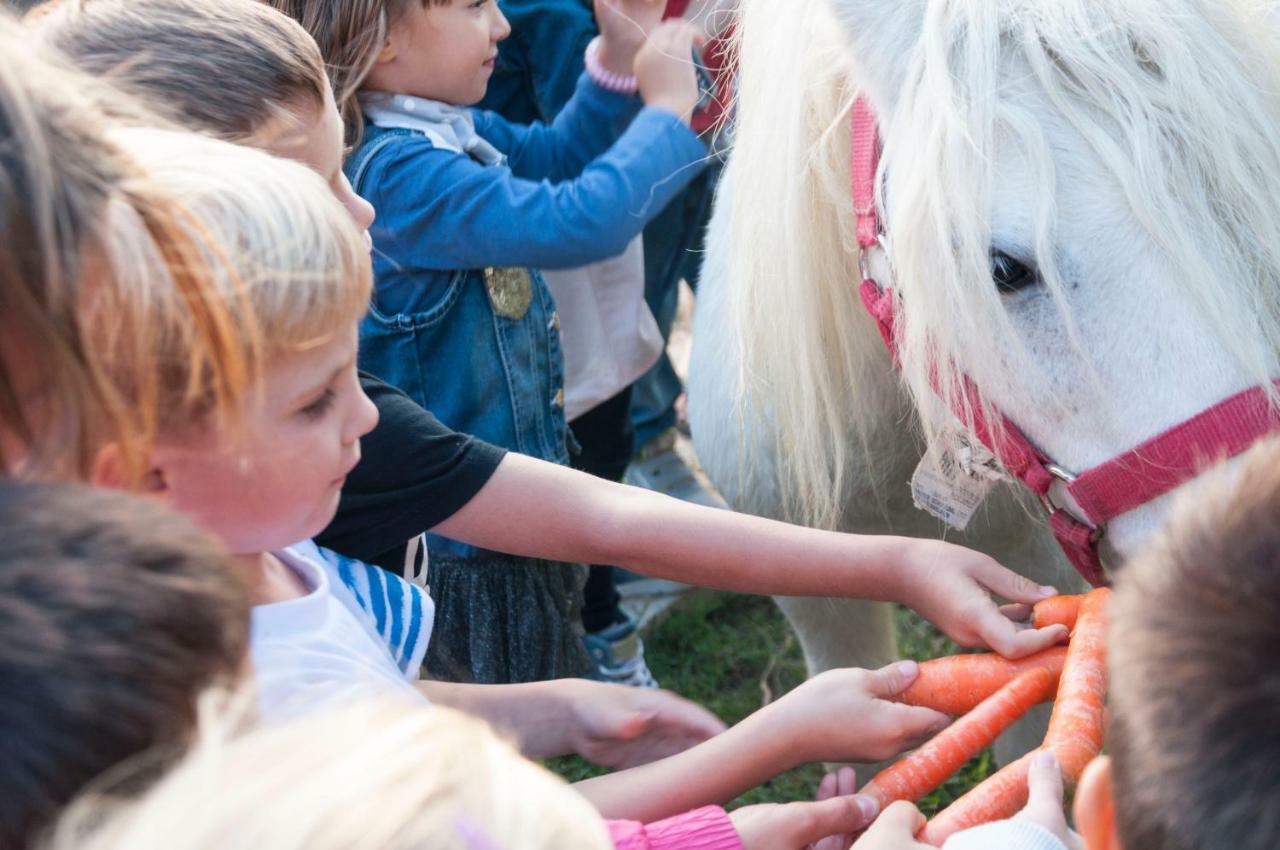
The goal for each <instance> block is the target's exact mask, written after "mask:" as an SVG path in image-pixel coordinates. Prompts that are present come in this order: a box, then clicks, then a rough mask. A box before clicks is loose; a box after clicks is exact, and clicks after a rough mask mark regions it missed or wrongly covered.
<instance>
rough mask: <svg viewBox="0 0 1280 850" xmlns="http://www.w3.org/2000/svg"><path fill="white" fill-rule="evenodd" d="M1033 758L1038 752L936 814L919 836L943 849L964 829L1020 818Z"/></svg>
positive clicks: (989, 778) (996, 773)
mask: <svg viewBox="0 0 1280 850" xmlns="http://www.w3.org/2000/svg"><path fill="white" fill-rule="evenodd" d="M1033 755H1035V751H1034V750H1033V751H1032V752H1029V753H1027V754H1026V755H1025V756H1023V757H1022V758H1020V759H1018V760H1017V761H1015V762H1010V763H1009V764H1007V765H1005V766H1004V767H1002V768H1001V769H1000V770H998V771H996V772H995V773H993V774H991V775H990V776H988V777H987V778H986V779H985V780H984V781H983V782H982V783H981V784H980V785H977V786H975V787H974V788H971V789H969V792H968V793H966V794H965V795H964V796H963V797H961V798H960V799H959V800H956V801H955V802H954V803H952V804H951V805H950V806H947V807H946V808H945V809H943V810H942V811H941V812H939V813H938V814H937V815H935V816H934V818H933V820H931V821H929V823H927V824H926V825H925V827H924V829H922V830H921V831H920V834H919V835H918V836H916V837H917V838H918V839H919V840H921V841H923V842H924V843H925V844H932V845H933V846H934V847H941V846H942V845H943V843H944V842H945V841H946V840H947V839H948V838H950V837H951V836H953V835H955V834H956V833H957V832H960V831H961V830H965V829H968V828H970V827H973V826H978V825H979V824H984V823H990V822H991V821H994V820H1003V819H1005V818H1011V817H1013V816H1014V815H1016V814H1017V813H1018V812H1019V811H1021V810H1022V807H1023V806H1025V805H1026V804H1027V796H1028V789H1027V775H1028V773H1029V772H1030V770H1031V757H1032V756H1033Z"/></svg>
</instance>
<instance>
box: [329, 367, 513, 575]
mask: <svg viewBox="0 0 1280 850" xmlns="http://www.w3.org/2000/svg"><path fill="white" fill-rule="evenodd" d="M360 385H361V386H362V387H363V388H364V391H365V393H366V394H367V395H368V396H369V398H370V399H372V400H373V403H374V404H375V405H377V407H378V416H379V419H378V426H377V427H376V428H374V429H373V431H372V432H370V433H369V434H368V435H366V436H365V437H364V438H362V439H361V441H360V450H361V455H360V463H359V464H358V465H357V466H356V468H355V469H353V470H352V471H351V474H350V475H348V476H347V483H346V484H345V485H344V486H343V488H342V498H341V500H340V501H339V502H338V513H337V515H336V516H335V517H334V518H333V522H331V523H329V527H328V528H326V529H325V530H324V531H323V532H321V534H320V535H319V536H318V537H316V542H317V543H319V544H320V545H321V546H324V547H326V548H328V549H332V550H334V551H335V552H340V553H342V554H343V555H346V556H347V557H350V558H358V559H360V560H361V561H365V562H367V563H370V564H377V565H379V566H381V567H385V568H387V569H389V570H392V571H394V572H396V573H399V572H400V571H401V569H402V568H403V566H404V556H405V544H406V543H408V542H409V541H410V540H412V539H413V538H414V537H417V536H418V535H419V534H421V533H422V532H424V531H427V530H428V529H430V528H433V527H435V526H436V525H439V524H440V523H442V522H444V521H445V520H446V519H448V518H449V517H451V516H453V515H454V514H455V513H457V512H458V511H459V510H460V509H461V508H462V506H463V505H465V504H466V503H467V502H469V501H471V500H472V498H474V497H475V495H476V493H478V492H480V488H482V487H484V485H485V484H486V483H488V481H489V479H490V478H491V477H492V476H493V473H494V470H496V469H497V468H498V464H499V463H501V461H502V458H503V457H504V456H505V455H506V453H507V452H506V449H502V448H499V447H498V446H494V445H491V444H489V443H486V442H483V441H481V440H477V439H476V438H475V437H469V436H467V435H466V434H459V433H458V432H457V431H451V430H450V429H449V428H447V427H445V425H444V424H442V423H441V422H440V420H438V419H436V418H435V417H434V416H432V415H431V413H430V412H429V411H427V410H425V409H423V408H422V407H421V406H419V405H418V404H417V403H416V402H414V401H413V399H411V398H409V397H408V396H407V395H405V394H404V393H402V392H401V391H400V390H398V389H396V388H395V387H393V386H391V385H390V384H388V383H385V382H384V381H381V380H379V379H378V378H375V377H374V376H372V375H370V374H368V373H367V372H361V373H360Z"/></svg>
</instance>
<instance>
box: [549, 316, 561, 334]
mask: <svg viewBox="0 0 1280 850" xmlns="http://www.w3.org/2000/svg"><path fill="white" fill-rule="evenodd" d="M547 327H549V328H550V329H551V330H553V331H559V330H560V313H559V312H555V313H552V314H551V321H550V322H548V323H547Z"/></svg>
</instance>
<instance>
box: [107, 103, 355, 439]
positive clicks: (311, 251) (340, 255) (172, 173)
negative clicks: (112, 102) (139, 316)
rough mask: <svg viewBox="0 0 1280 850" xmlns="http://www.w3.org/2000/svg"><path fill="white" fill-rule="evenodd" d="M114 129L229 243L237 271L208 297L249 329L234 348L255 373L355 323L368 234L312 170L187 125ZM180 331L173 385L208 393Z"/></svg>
mask: <svg viewBox="0 0 1280 850" xmlns="http://www.w3.org/2000/svg"><path fill="white" fill-rule="evenodd" d="M115 138H116V139H117V140H118V141H119V142H120V144H121V145H122V146H123V147H124V148H126V149H127V150H129V151H130V152H131V153H133V154H134V155H135V156H136V157H137V158H138V159H139V161H142V162H145V163H146V164H147V170H148V172H149V173H150V175H151V177H152V179H153V180H155V181H156V182H157V183H158V184H159V185H161V186H163V187H164V188H165V189H167V190H168V191H171V192H173V193H174V194H175V195H177V196H179V197H181V198H182V199H183V202H184V204H185V205H186V207H187V208H188V209H189V210H190V211H191V213H192V214H193V215H194V216H197V217H198V218H199V220H200V221H201V222H202V223H203V226H204V227H205V228H206V229H207V231H208V232H209V234H210V235H211V236H212V237H213V241H214V243H215V244H217V245H219V246H221V250H222V251H223V252H224V253H223V255H222V256H221V257H220V258H219V259H220V260H221V261H222V265H223V266H224V267H225V268H227V269H229V270H230V271H229V272H228V273H219V274H215V275H214V276H213V278H212V287H211V289H210V292H209V298H210V299H211V300H215V301H216V302H218V304H219V306H220V307H221V308H222V309H224V310H226V311H227V312H228V313H229V314H230V315H231V317H232V319H233V321H234V322H235V323H236V324H237V326H238V327H240V328H243V329H244V330H245V333H244V334H243V335H242V336H241V337H240V338H239V339H238V340H237V344H238V349H237V351H236V352H235V355H236V356H237V357H238V358H239V359H241V360H243V361H245V362H247V363H250V364H252V365H253V366H254V370H255V371H254V375H255V376H257V375H258V374H260V370H261V368H262V367H263V366H264V365H266V364H267V363H268V362H269V360H270V358H271V357H272V356H273V355H276V354H280V353H288V352H296V351H305V350H308V349H311V348H314V347H316V346H319V345H323V344H325V343H326V342H328V341H329V340H331V339H333V338H334V336H335V335H337V334H340V333H342V332H343V331H344V330H347V329H354V327H355V323H356V322H357V321H358V320H359V319H360V317H361V316H363V315H364V311H365V309H366V307H367V305H368V302H369V295H370V289H371V287H372V284H373V272H372V266H371V262H370V257H369V244H368V242H367V240H366V238H365V236H364V234H363V233H362V232H361V231H360V230H359V229H358V228H357V226H356V225H355V223H354V222H353V221H352V219H351V216H350V215H349V214H348V213H347V211H346V210H345V209H344V208H343V206H342V204H341V203H339V202H338V200H337V199H336V198H335V197H334V196H333V192H332V191H331V190H330V189H329V186H328V184H326V183H325V181H324V180H323V179H322V178H321V177H320V176H319V175H317V174H316V173H315V172H314V171H312V170H311V169H309V168H307V167H306V166H304V165H300V164H298V163H296V162H292V161H290V160H284V159H277V158H276V157H273V156H270V155H268V154H266V153H263V152H261V151H258V150H255V149H253V148H248V147H242V146H240V145H234V144H231V143H229V142H223V141H220V140H217V139H213V138H211V137H206V136H197V135H192V134H188V133H181V132H174V131H169V130H154V129H138V128H129V129H119V130H117V131H115ZM211 259H212V258H211ZM157 321H158V322H163V321H164V318H163V317H157ZM166 331H167V328H164V327H163V326H162V327H161V329H160V330H159V334H160V336H161V339H162V341H169V336H168V335H167V333H166ZM174 341H175V342H176V343H177V345H176V346H175V347H174V348H172V349H166V348H164V347H163V346H162V347H161V348H160V350H159V356H160V358H161V359H162V361H163V362H167V363H171V364H172V366H173V368H172V369H171V371H170V372H169V374H168V375H167V378H168V384H167V385H168V387H169V389H170V390H171V392H173V393H174V394H175V395H176V394H177V393H178V392H179V391H181V392H182V394H183V395H185V396H188V397H194V398H197V399H198V398H201V397H202V395H203V393H204V391H205V390H206V389H207V388H206V387H205V386H204V385H203V377H202V376H201V375H200V374H199V373H191V372H187V371H186V370H185V369H184V363H185V360H184V358H183V357H182V355H181V351H182V349H181V345H182V343H181V340H180V339H175V340H174ZM206 397H207V396H206ZM201 413H203V411H200V410H193V409H192V408H191V407H190V406H188V407H187V409H186V410H179V411H178V412H177V414H176V415H175V416H173V417H170V418H169V419H168V420H166V421H162V422H161V426H162V427H164V428H173V427H181V426H182V425H183V424H186V423H189V422H191V421H192V420H193V419H196V420H198V419H200V418H202V417H201V416H200V414H201Z"/></svg>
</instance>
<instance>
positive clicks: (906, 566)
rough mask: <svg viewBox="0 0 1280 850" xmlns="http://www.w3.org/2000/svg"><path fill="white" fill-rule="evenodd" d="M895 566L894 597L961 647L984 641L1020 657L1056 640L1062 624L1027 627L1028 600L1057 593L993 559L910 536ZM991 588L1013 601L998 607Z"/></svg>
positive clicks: (1062, 633)
mask: <svg viewBox="0 0 1280 850" xmlns="http://www.w3.org/2000/svg"><path fill="white" fill-rule="evenodd" d="M903 545H904V546H905V547H906V555H905V559H904V563H903V564H902V565H901V568H900V570H899V571H898V575H899V578H898V581H899V592H898V593H897V594H896V598H897V599H898V600H899V601H901V602H903V603H904V604H905V605H907V606H909V607H911V608H913V609H915V610H916V611H918V612H919V613H920V615H921V616H923V617H924V618H925V619H927V620H929V621H930V622H931V623H933V624H934V625H936V626H937V627H938V628H940V629H941V630H942V631H943V632H945V633H946V635H947V637H949V638H951V639H952V640H953V641H955V642H956V643H958V644H959V645H960V646H963V647H990V648H991V649H994V650H995V651H996V652H998V653H1000V654H1001V655H1003V656H1005V657H1006V658H1022V657H1024V656H1027V655H1031V654H1032V653H1034V652H1039V651H1040V650H1042V649H1048V648H1049V647H1051V646H1053V645H1055V644H1058V643H1061V642H1062V641H1064V640H1066V638H1067V629H1066V627H1065V626H1048V627H1046V628H1043V629H1032V628H1027V627H1025V626H1022V625H1020V624H1019V623H1018V622H1017V621H1019V620H1024V619H1026V618H1027V617H1028V616H1029V615H1030V613H1031V609H1030V607H1029V606H1030V605H1032V604H1034V603H1036V602H1039V601H1040V600H1041V599H1045V598H1047V597H1049V596H1053V595H1054V594H1056V593H1057V591H1056V590H1054V588H1052V587H1043V586H1041V585H1037V584H1035V583H1034V582H1032V581H1031V580H1030V579H1027V578H1024V577H1023V576H1020V575H1018V574H1017V573H1015V572H1012V571H1011V570H1008V569H1006V568H1005V567H1002V566H1000V564H998V563H996V561H995V560H993V559H992V558H989V557H988V556H986V555H983V554H982V553H980V552H975V551H973V550H972V549H965V548H964V547H961V546H955V545H952V544H950V543H943V542H941V541H937V540H912V541H910V542H909V543H905V544H903ZM992 594H994V595H996V596H999V597H1002V598H1004V599H1008V600H1010V601H1011V602H1013V603H1016V604H1013V605H1009V606H1005V607H1004V608H1000V607H998V606H997V605H996V603H995V601H994V600H993V599H992V598H991V597H992Z"/></svg>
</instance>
